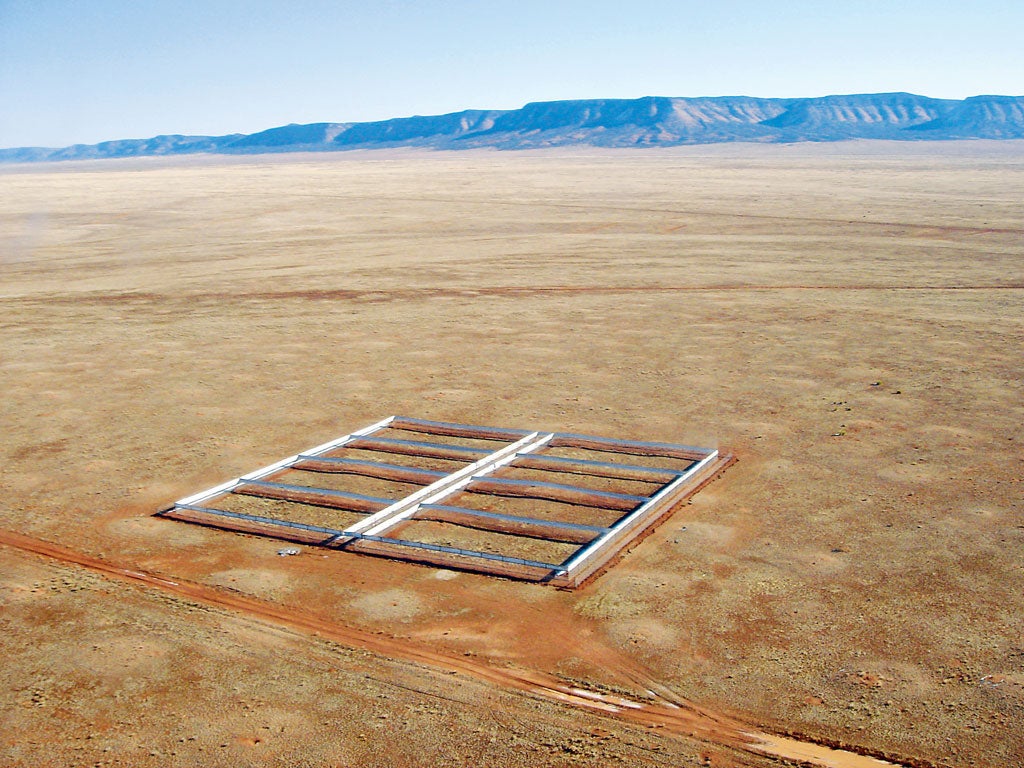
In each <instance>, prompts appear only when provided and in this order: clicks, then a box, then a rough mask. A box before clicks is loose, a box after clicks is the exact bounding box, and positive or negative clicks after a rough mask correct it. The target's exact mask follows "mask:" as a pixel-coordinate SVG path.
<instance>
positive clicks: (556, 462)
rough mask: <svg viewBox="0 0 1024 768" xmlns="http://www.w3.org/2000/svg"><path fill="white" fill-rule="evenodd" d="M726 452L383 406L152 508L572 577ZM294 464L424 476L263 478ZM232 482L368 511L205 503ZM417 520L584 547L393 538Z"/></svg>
mask: <svg viewBox="0 0 1024 768" xmlns="http://www.w3.org/2000/svg"><path fill="white" fill-rule="evenodd" d="M389 428H390V429H400V430H405V431H412V432H418V433H421V434H424V435H443V436H448V437H456V438H474V439H477V440H493V441H501V442H503V443H505V444H504V445H503V446H502V447H500V448H497V449H496V450H493V451H490V450H488V449H485V448H479V447H470V446H461V445H451V444H444V443H431V442H420V441H410V440H394V439H391V438H382V437H380V436H375V435H376V433H379V432H381V431H383V430H386V429H389ZM346 448H348V449H358V450H361V451H368V450H370V451H380V452H393V453H406V454H409V455H416V456H423V457H433V458H444V459H447V460H452V459H462V460H467V461H468V460H470V459H475V460H474V461H472V462H471V463H469V464H467V465H466V466H464V467H462V468H461V469H458V470H456V471H454V472H448V473H445V472H439V471H437V470H425V469H419V468H410V467H404V466H399V465H394V464H388V463H384V462H373V461H366V460H357V459H346V458H339V457H336V456H327V454H328V453H331V452H333V451H337V450H344V449H346ZM550 448H570V449H576V450H580V451H599V452H602V453H606V454H613V455H627V456H629V457H630V461H629V462H618V461H610V460H606V459H604V458H602V460H600V461H597V460H591V459H578V458H566V457H561V456H547V455H544V453H543V452H544V450H545V449H550ZM644 456H650V457H659V458H671V459H676V460H680V461H688V462H691V463H690V464H689V466H686V467H685V468H681V469H666V468H664V467H660V466H651V465H645V464H643V463H642V458H637V457H644ZM732 461H733V459H732V457H731V456H723V455H722V454H720V453H719V451H718V450H716V449H712V448H696V447H693V446H686V445H677V444H673V443H649V442H640V441H635V440H614V439H610V438H601V437H593V436H590V435H575V434H568V433H557V432H539V431H529V430H521V429H505V428H499V427H477V426H471V425H467V424H457V423H453V422H440V421H427V420H424V419H414V418H411V417H404V416H390V417H388V418H386V419H383V420H381V421H378V422H376V423H375V424H371V425H370V426H368V427H365V428H363V429H360V430H358V431H356V432H352V433H351V434H348V435H345V436H343V437H340V438H337V439H335V440H331V441H330V442H327V443H324V444H322V445H319V446H316V447H315V448H311V449H309V450H307V451H303V452H301V453H298V454H295V455H294V456H289V457H288V458H286V459H282V460H281V461H278V462H275V463H273V464H270V465H268V466H266V467H263V468H262V469H258V470H256V471H255V472H250V473H248V474H246V475H242V476H241V477H237V478H234V479H233V480H229V481H227V482H225V483H221V484H220V485H217V486H214V487H213V488H209V489H207V490H205V491H202V492H200V493H197V494H193V495H192V496H188V497H186V498H184V499H181V500H180V501H177V502H175V503H174V504H173V505H172V506H171V507H168V508H166V509H164V510H161V511H160V512H159V513H158V514H161V515H163V516H167V517H173V518H175V519H179V520H184V521H186V522H196V523H202V524H206V525H215V526H216V527H222V528H229V529H232V530H242V531H245V532H250V533H257V534H260V535H266V536H272V537H277V538H283V539H287V540H300V541H304V542H306V543H311V544H319V545H322V546H330V547H335V548H339V549H344V550H347V551H353V552H358V553H365V554H371V555H379V556H386V557H390V558H394V559H399V560H411V561H416V562H422V563H428V564H431V565H435V566H441V567H445V568H459V569H465V570H473V571H478V572H482V573H487V574H491V575H497V576H504V577H510V578H517V579H524V580H529V581H541V582H546V583H550V584H554V585H557V586H562V587H570V588H575V587H577V586H579V585H580V584H581V583H583V582H584V581H586V580H588V579H589V578H591V577H592V576H593V575H595V574H596V573H597V572H598V571H600V570H601V569H602V568H603V567H604V566H605V565H606V564H607V563H608V562H609V561H610V560H611V559H612V558H614V557H615V556H616V555H617V554H618V553H619V552H621V551H622V549H623V548H624V547H625V546H626V545H627V544H629V543H630V542H631V541H632V540H634V539H635V538H636V537H637V536H639V535H641V534H642V533H644V532H645V531H647V530H649V529H650V528H651V527H652V526H653V525H654V523H656V522H657V521H658V520H659V519H660V518H662V517H663V516H664V515H666V514H667V513H668V512H670V511H671V510H672V509H674V508H675V507H676V506H677V505H678V504H679V503H680V502H681V501H682V500H684V499H685V498H687V497H689V496H690V495H692V494H693V493H695V492H696V491H697V490H698V489H699V488H700V487H701V486H702V485H703V484H704V483H705V482H707V481H708V480H709V479H710V478H712V477H713V476H714V475H715V474H717V473H718V472H720V471H721V470H722V469H724V468H725V467H726V466H728V464H729V463H731V462H732ZM502 467H515V468H521V469H532V470H538V471H545V472H554V473H567V472H568V473H576V474H584V475H589V476H593V477H601V478H611V479H618V480H624V481H629V480H643V481H645V482H649V483H657V484H659V485H660V487H659V488H658V489H657V490H656V491H655V492H654V493H652V494H651V495H649V496H639V495H636V494H627V493H616V492H611V491H601V490H595V489H590V488H585V487H583V486H576V485H570V484H565V483H548V482H542V481H533V480H516V479H511V478H502V477H496V476H495V475H494V473H495V472H496V471H497V470H499V469H501V468H502ZM290 469H301V470H306V471H320V472H336V473H349V474H360V475H367V476H370V477H377V478H381V479H384V480H390V481H396V482H413V483H417V482H422V483H424V486H423V487H422V488H420V489H419V490H417V491H415V492H413V493H411V494H409V495H407V496H404V497H403V498H400V499H397V500H392V499H385V498H380V497H374V496H365V495H361V494H354V493H348V492H346V491H338V490H331V489H325V488H316V487H312V486H305V485H301V486H300V485H292V484H287V483H278V482H271V481H270V480H269V479H267V478H270V477H272V476H274V475H276V474H279V473H283V472H286V471H288V470H290ZM460 492H469V493H472V494H482V495H485V496H487V495H491V496H515V497H520V498H534V499H538V500H540V501H544V500H548V501H557V502H559V503H567V504H572V505H574V506H580V507H583V508H589V509H601V510H605V511H615V512H622V513H624V514H622V515H621V516H620V517H619V518H618V519H617V520H616V521H615V522H614V523H613V524H612V525H608V526H601V525H589V524H583V523H579V522H569V521H564V520H557V519H555V520H551V519H542V518H539V517H533V516H529V517H527V516H521V515H508V514H500V513H497V512H493V511H486V510H478V509H471V508H468V507H462V506H452V505H449V504H444V503H443V502H444V501H445V499H448V498H450V497H452V496H454V495H455V494H457V493H460ZM231 493H240V494H245V495H250V496H259V497H263V498H272V499H283V500H286V501H292V502H295V503H299V504H307V505H315V506H323V507H333V508H337V509H343V510H347V511H349V512H357V513H365V514H366V515H367V516H366V517H364V518H363V519H361V520H358V521H356V522H355V523H353V524H351V525H348V526H345V527H340V526H339V527H337V528H331V527H326V526H317V525H309V524H306V523H298V522H294V521H289V520H281V519H278V518H274V517H268V516H262V515H250V514H245V513H241V512H232V511H229V510H223V509H218V508H216V507H213V506H210V505H209V502H212V501H213V500H215V499H217V498H219V497H222V496H225V495H227V494H231ZM414 520H424V521H436V522H442V523H447V524H452V525H458V526H463V527H467V528H476V529H480V530H485V531H496V532H500V533H502V534H507V535H512V536H523V537H529V538H534V539H544V540H549V541H557V542H563V543H575V544H579V546H578V547H577V549H576V550H575V551H574V552H573V553H572V554H571V555H570V556H569V557H568V558H566V559H565V560H563V561H562V562H561V563H548V562H542V561H538V560H531V559H527V558H519V557H512V556H508V555H503V554H496V553H493V552H481V551H478V550H471V549H462V548H458V547H451V546H445V545H440V544H430V543H426V542H420V541H413V540H409V539H404V538H400V537H398V535H397V534H398V531H399V529H400V528H401V527H402V526H403V525H405V524H407V523H410V522H412V521H414Z"/></svg>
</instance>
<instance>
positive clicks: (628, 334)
mask: <svg viewBox="0 0 1024 768" xmlns="http://www.w3.org/2000/svg"><path fill="white" fill-rule="evenodd" d="M0 200H2V205H0V260H2V261H0V306H2V310H3V311H2V314H0V325H2V331H0V392H2V394H3V407H2V408H0V457H2V461H0V486H2V488H3V493H2V496H0V528H2V529H3V530H7V531H18V532H21V533H24V534H27V535H29V536H32V537H35V538H37V539H42V540H45V541H48V542H53V543H56V544H60V545H62V546H63V547H66V548H69V549H72V550H75V551H77V552H81V553H85V554H86V555H89V556H91V557H95V558H102V559H103V560H105V561H109V562H111V563H116V564H119V565H120V566H124V567H126V568H134V569H138V570H140V571H146V572H149V573H155V574H159V575H161V576H163V577H164V578H166V579H168V580H174V579H180V580H189V581H191V582H197V583H200V584H203V585H207V586H209V587H213V588H216V589H217V590H219V592H218V594H221V593H223V594H225V595H239V594H240V595H242V596H250V597H254V598H258V599H259V600H261V601H264V602H266V603H268V604H272V605H274V606H277V607H283V608H286V609H287V608H295V609H297V610H302V611H305V612H307V613H315V614H316V615H318V616H320V617H322V618H323V619H324V620H325V621H329V622H333V623H334V624H335V625H337V626H339V627H349V628H354V629H358V630H361V631H364V632H366V633H370V634H372V633H379V637H381V638H389V642H391V640H394V641H396V642H399V643H404V644H406V645H407V646H408V647H410V648H419V649H429V650H430V651H431V652H435V653H438V654H442V655H443V654H447V655H448V656H450V657H452V658H456V657H458V658H463V657H464V658H467V659H471V660H473V661H474V662H477V663H480V664H482V665H489V666H491V667H493V668H499V669H507V670H524V671H535V672H537V673H545V674H551V675H556V676H559V677H561V678H562V679H564V680H566V681H569V682H570V683H572V684H574V685H580V686H583V687H588V688H591V689H597V690H604V691H613V692H619V693H622V694H623V695H631V696H636V695H643V691H644V689H646V688H652V689H656V690H657V691H658V692H659V695H665V696H673V697H677V698H678V699H679V700H680V701H682V700H686V701H689V702H694V703H696V704H698V705H700V706H701V707H704V708H706V709H708V710H710V711H712V712H718V713H726V714H728V715H729V716H731V717H735V718H738V719H740V720H742V721H744V722H747V723H750V724H751V726H752V727H755V726H756V727H759V728H762V729H766V730H769V731H775V732H785V731H789V732H794V733H798V734H802V735H803V736H804V737H806V738H808V739H812V740H819V741H829V740H831V741H835V742H842V743H844V744H848V745H853V746H855V747H858V748H862V749H865V750H869V751H874V752H885V753H887V754H890V755H895V756H899V757H901V758H902V759H904V760H907V761H909V760H918V761H921V762H922V763H926V762H930V763H934V764H939V765H951V766H961V765H963V766H972V765H977V766H999V767H1000V768H1010V767H1011V766H1017V765H1020V764H1021V763H1022V762H1024V731H1022V727H1021V723H1022V722H1024V568H1022V561H1024V558H1022V553H1024V509H1022V490H1024V484H1022V482H1024V435H1022V434H1021V424H1022V423H1024V383H1022V382H1024V355H1022V349H1024V312H1022V308H1024V305H1022V298H1024V212H1022V208H1021V201H1022V200H1024V144H1022V143H1020V142H1005V143H999V144H996V143H984V142H975V143H959V144H958V143H943V144H919V145H905V144H898V145H897V144H892V145H890V144H867V143H865V144H857V143H850V144H835V145H818V146H815V145H801V146H770V147H759V146H742V145H728V146H721V147H710V148H709V147H693V148H682V149H673V150H636V151H633V150H621V151H596V150H595V151H582V150H580V151H573V152H566V151H559V152H530V153H496V152H483V151H481V152H467V153H434V154H431V153H420V152H393V153H388V152H378V153H348V154H330V155H329V154H321V155H290V156H275V157H252V158H234V159H231V158H227V159H225V158H210V157H204V158H196V159H180V160H152V159H150V160H138V161H123V162H122V161H100V162H95V163H77V164H66V165H36V166H23V167H8V168H5V169H3V171H2V172H0ZM390 414H405V415H410V416H417V417H421V418H427V419H438V420H448V421H461V422H465V423H471V424H485V425H498V426H509V427H523V428H538V429H544V430H558V431H569V432H584V433H592V434H598V435H608V436H614V437H622V438H634V439H643V440H662V441H671V442H684V443H691V444H696V445H718V446H720V447H722V448H725V449H728V450H730V451H731V452H733V453H735V454H736V455H737V456H738V458H739V462H738V463H737V464H736V465H734V466H733V467H732V468H731V469H729V470H728V471H727V472H726V473H725V474H724V475H723V476H722V477H721V478H720V479H719V480H717V481H716V482H714V483H713V484H711V485H710V486H708V487H707V488H706V489H705V490H703V491H702V492H701V493H699V494H698V495H697V496H696V497H694V499H693V500H692V503H690V504H688V505H684V506H683V507H682V508H680V509H679V510H678V511H677V512H676V513H675V514H674V515H673V516H671V517H670V518H669V519H668V520H667V522H666V523H665V524H664V525H662V526H661V527H660V528H659V529H658V530H657V531H656V532H655V533H654V534H652V535H651V536H649V537H648V538H647V539H646V540H644V541H643V542H642V543H641V544H639V545H638V546H636V547H635V548H633V550H632V551H631V552H630V553H629V554H627V555H626V556H625V557H624V558H623V559H622V560H621V562H619V563H618V564H617V565H616V566H615V567H614V568H613V569H611V570H610V571H608V572H607V573H605V574H604V575H603V576H601V577H600V578H599V579H597V580H596V581H594V582H593V583H591V584H590V585H588V586H586V587H585V588H583V589H581V590H579V591H576V592H564V591H558V590H554V589H551V588H548V587H544V586H540V585H532V584H523V583H516V582H512V581H504V580H499V579H494V578H488V577H485V576H478V575H473V574H466V573H455V572H450V571H438V570H436V569H432V568H427V567H421V566H416V565H412V564H407V563H394V562H390V561H387V560H382V559H377V558H371V557H365V556H358V555H353V554H346V553H338V552H329V551H325V550H318V549H316V548H311V547H303V548H302V553H301V554H300V555H299V556H295V557H278V556H277V554H276V553H277V550H278V549H279V548H280V547H281V546H283V545H282V544H281V543H280V542H276V541H273V540H270V539H261V538H258V537H255V536H247V535H243V534H239V533H228V532H223V531H218V530H214V529H208V528H202V527H198V526H193V525H188V524H186V523H182V522H175V521H170V520H165V519H159V518H154V517H153V516H152V514H153V513H154V512H155V511H156V510H157V509H159V508H160V507H162V506H164V505H166V504H168V503H169V502H171V501H173V500H175V499H177V498H180V497H183V496H186V495H188V494H191V493H194V492H196V491H199V490H202V489H203V488H206V487H208V486H210V485H213V484H214V483H217V482H220V481H222V480H225V479H228V478H230V477H234V476H236V475H239V474H241V473H244V472H247V471H250V470H252V469H255V468H257V467H260V466H263V465H265V464H268V463H270V462H271V461H274V460H276V459H279V458H282V457H284V456H287V455H290V454H292V453H295V452H297V451H300V450H303V449H305V448H308V447H310V446H313V445H317V444H319V443H322V442H325V441H327V440H329V439H331V438H334V437H337V436H339V435H341V434H345V433H347V432H350V431H352V430H355V429H358V428H360V427H363V426H366V425H368V424H370V423H372V422H375V421H377V420H378V419H380V418H383V417H385V416H387V415H390ZM0 563H2V566H0V628H2V631H0V654H2V658H3V662H2V663H0V764H3V765H5V766H7V765H10V766H21V765H25V766H29V765H32V766H36V765H69V766H70V765H96V764H103V765H132V766H165V765H204V766H240V765H289V766H299V765H317V766H320V765H423V766H427V765H429V766H435V765H445V764H450V765H495V766H498V765H509V766H519V765H522V766H535V765H595V766H597V765H609V764H615V763H617V762H618V763H621V764H625V765H695V764H711V765H714V766H738V765H755V766H756V765H769V764H773V763H771V761H769V760H768V759H767V758H763V759H762V758H758V757H756V756H754V755H751V754H749V753H745V752H741V751H737V750H735V749H733V748H732V747H730V746H729V745H727V744H721V743H716V742H714V741H707V740H703V741H702V740H699V739H698V740H690V739H686V738H682V737H677V736H672V735H665V734H663V733H661V732H659V729H656V728H645V727H642V726H639V725H631V724H629V723H627V722H623V721H619V720H616V719H614V718H611V717H605V716H602V715H600V714H597V713H587V712H584V711H581V710H579V709H574V708H570V707H563V706H560V705H558V704H556V703H551V702H549V701H542V700H538V699H537V698H535V697H532V696H530V695H528V694H525V693H521V692H517V691H512V690H507V689H504V688H502V687H500V686H496V685H491V684H488V683H486V682H484V681H482V680H480V679H475V678H472V677H467V676H464V675H459V674H454V675H453V674H448V673H446V672H445V671H444V670H441V669H438V668H435V667H432V666H431V665H429V664H426V665H421V664H417V663H413V662H410V661H408V660H401V659H393V658H388V657H387V655H386V654H380V653H371V652H369V651H367V650H365V649H360V648H348V647H345V646H344V644H338V643H336V642H334V641H332V640H329V639H326V638H317V637H314V636H309V635H308V634H304V633H302V632H298V631H291V630H288V629H287V628H283V627H281V626H272V625H270V624H267V623H266V622H263V621H261V620H260V619H259V618H258V617H253V616H249V615H246V614H245V613H240V612H233V611H230V610H227V609H223V608H218V607H215V606H214V607H211V606H210V605H207V604H203V603H201V602H196V601H190V600H188V599H185V598H181V597H176V596H174V595H172V594H168V593H162V592H160V591H159V590H153V589H149V588H146V587H140V586H132V585H130V584H128V583H126V582H123V581H118V580H116V579H113V580H112V579H107V578H104V577H103V576H101V575H99V574H98V573H95V572H91V571H87V570H83V569H81V568H79V567H77V566H74V565H71V564H68V563H61V562H59V561H56V560H52V559H44V558H41V557H38V556H36V555H32V554H28V553H26V552H24V551H22V550H19V549H17V548H14V547H8V546H3V547H0Z"/></svg>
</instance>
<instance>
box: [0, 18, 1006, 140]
mask: <svg viewBox="0 0 1024 768" xmlns="http://www.w3.org/2000/svg"><path fill="white" fill-rule="evenodd" d="M1022 33H1024V2H1022V0H975V2H973V3H970V4H968V3H963V2H960V1H958V2H952V1H951V0H930V1H927V2H926V1H924V0H884V1H883V0H857V1H856V2H849V0H843V1H842V2H832V1H831V0H821V1H819V2H812V1H811V0H792V1H791V2H784V3H765V2H756V1H755V0H717V2H707V0H702V1H701V2H691V0H675V1H674V2H673V1H671V0H630V2H621V1H619V2H613V1H612V0H587V1H583V0H546V1H540V0H519V1H518V2H488V1H487V0H478V1H477V2H469V1H467V0H421V1H420V2H411V1H403V0H377V1H374V0H363V1H362V2H349V0H337V1H336V2H326V1H325V0H292V1H291V2H287V3H286V2H269V1H267V0H173V1H167V0H133V1H131V2H129V1H126V0H88V1H87V2H76V1H75V0H0V147H15V146H65V145H68V144H73V143H95V142H99V141H104V140H108V139H122V138H147V137H149V136H154V135H157V134H162V133H182V134H209V135H220V134H227V133H252V132H254V131H259V130H263V129H265V128H271V127H274V126H277V125H283V124H286V123H311V122H349V121H364V120H379V119H386V118H390V117H404V116H408V115H413V114H421V115H430V114H441V113H445V112H454V111H457V110H461V109H470V108H481V109H513V108H516V107H520V106H522V105H523V104H525V103H526V102H529V101H549V100H556V99H584V98H636V97H640V96H652V95H655V96H723V95H746V96H823V95H827V94H835V93H876V92H884V91H910V92H913V93H919V94H922V95H925V96H935V97H944V98H963V97H965V96H971V95H977V94H982V93H999V94H1010V95H1020V94H1022V93H1024V46H1022V45H1021V39H1022V37H1024V35H1022Z"/></svg>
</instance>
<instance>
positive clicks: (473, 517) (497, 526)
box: [413, 504, 608, 544]
mask: <svg viewBox="0 0 1024 768" xmlns="http://www.w3.org/2000/svg"><path fill="white" fill-rule="evenodd" d="M413 519H415V520H434V521H436V522H439V523H452V524H454V525H461V526H465V527H466V528H476V529H478V530H481V531H496V532H498V533H510V534H515V535H519V536H529V537H531V538H535V539H547V540H550V541H566V542H569V543H572V544H586V543H588V542H590V541H592V540H593V539H594V537H595V536H598V535H600V534H602V533H605V532H606V531H607V530H608V529H607V528H601V527H599V526H596V525H580V524H578V523H566V522H562V521H560V520H541V519H539V518H535V517H520V516H518V515H502V514H498V513H497V512H484V511H483V510H479V509H469V508H467V507H454V506H450V505H448V504H421V505H420V506H419V508H418V509H417V510H416V514H415V515H413Z"/></svg>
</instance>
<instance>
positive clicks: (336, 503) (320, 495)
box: [231, 480, 394, 512]
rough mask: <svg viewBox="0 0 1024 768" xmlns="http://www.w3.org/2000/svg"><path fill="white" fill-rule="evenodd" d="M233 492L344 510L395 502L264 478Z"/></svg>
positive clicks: (374, 508) (377, 507) (374, 509)
mask: <svg viewBox="0 0 1024 768" xmlns="http://www.w3.org/2000/svg"><path fill="white" fill-rule="evenodd" d="M231 493H239V494H242V495H244V496H258V497H260V498H265V499H280V500H282V501H294V502H298V503H299V504H309V505H311V506H314V507H330V508H331V509H345V510H348V511H350V512H377V511H379V510H381V509H384V507H386V506H388V505H390V504H393V503H394V499H382V498H379V497H377V496H363V495H362V494H358V493H346V492H345V491H333V490H329V489H327V488H309V487H307V486H305V485H286V484H285V483H268V482H265V481H263V480H245V481H243V482H241V483H240V484H239V485H237V486H235V487H234V488H232V489H231Z"/></svg>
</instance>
